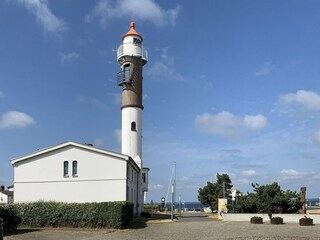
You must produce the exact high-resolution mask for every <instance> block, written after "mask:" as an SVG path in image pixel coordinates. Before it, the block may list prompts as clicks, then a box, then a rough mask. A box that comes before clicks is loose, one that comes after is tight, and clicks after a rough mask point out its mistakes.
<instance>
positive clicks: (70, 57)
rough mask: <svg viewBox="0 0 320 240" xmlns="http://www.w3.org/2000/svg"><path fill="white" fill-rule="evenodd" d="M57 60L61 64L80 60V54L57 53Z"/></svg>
mask: <svg viewBox="0 0 320 240" xmlns="http://www.w3.org/2000/svg"><path fill="white" fill-rule="evenodd" d="M59 58H60V61H61V62H62V63H66V62H73V61H75V60H77V59H79V58H80V54H79V53H76V52H71V53H62V52H59Z"/></svg>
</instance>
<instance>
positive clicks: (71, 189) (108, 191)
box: [14, 146, 127, 202]
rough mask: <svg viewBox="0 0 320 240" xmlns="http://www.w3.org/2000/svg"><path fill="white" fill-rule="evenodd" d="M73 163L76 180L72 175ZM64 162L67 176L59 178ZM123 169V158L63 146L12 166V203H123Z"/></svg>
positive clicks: (124, 190)
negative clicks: (66, 166) (13, 193)
mask: <svg viewBox="0 0 320 240" xmlns="http://www.w3.org/2000/svg"><path fill="white" fill-rule="evenodd" d="M74 160H76V161H78V177H73V176H72V161H74ZM64 161H69V177H64V176H63V162H64ZM126 168H127V161H126V160H125V159H121V158H116V157H114V156H109V155H106V154H102V153H97V152H94V151H90V150H87V149H82V148H79V147H75V146H67V147H64V148H62V149H58V150H55V151H53V152H49V153H45V154H43V155H40V156H36V157H33V158H31V159H29V160H25V161H20V162H17V163H15V166H14V187H15V197H14V201H15V202H26V201H38V200H54V201H63V202H100V201H125V200H126V198H127V195H126V187H127V183H126V178H127V175H126V174H127V171H126Z"/></svg>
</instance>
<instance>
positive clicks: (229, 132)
mask: <svg viewBox="0 0 320 240" xmlns="http://www.w3.org/2000/svg"><path fill="white" fill-rule="evenodd" d="M195 125H196V128H198V129H199V130H201V131H203V132H206V133H209V134H213V135H218V136H221V137H226V138H238V137H240V136H241V135H242V133H243V132H244V131H246V130H258V129H262V128H264V127H265V126H266V125H267V118H265V117H264V116H262V115H260V114H259V115H255V116H250V115H246V116H245V117H242V116H235V115H233V114H232V113H229V112H226V111H223V112H220V113H218V114H216V115H212V114H210V113H204V114H202V115H200V116H197V117H196V119H195Z"/></svg>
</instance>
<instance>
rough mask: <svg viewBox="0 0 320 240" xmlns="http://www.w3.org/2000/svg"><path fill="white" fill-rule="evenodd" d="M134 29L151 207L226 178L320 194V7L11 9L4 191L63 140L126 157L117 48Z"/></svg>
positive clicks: (43, 0)
mask: <svg viewBox="0 0 320 240" xmlns="http://www.w3.org/2000/svg"><path fill="white" fill-rule="evenodd" d="M131 20H133V21H135V22H136V29H137V31H138V32H139V33H140V34H141V35H142V36H143V37H144V46H145V47H146V48H147V49H148V53H149V62H148V64H147V65H145V67H144V73H143V74H144V90H143V91H144V93H143V98H144V107H145V108H144V111H143V161H144V166H145V167H149V168H150V179H149V184H150V186H149V193H148V201H149V200H151V199H153V200H154V201H160V198H161V197H162V196H166V194H167V190H168V186H169V180H170V176H171V170H172V166H173V162H174V161H175V162H176V164H177V191H178V192H177V195H180V196H181V198H182V200H184V201H193V200H197V191H198V189H199V188H200V187H203V186H204V185H205V184H206V182H207V181H211V180H215V175H216V173H228V174H229V176H230V177H231V179H232V181H233V184H234V186H236V187H237V188H238V189H239V190H240V191H244V192H246V191H251V190H252V188H251V182H257V183H259V184H269V183H272V182H274V181H277V182H279V183H280V185H281V186H282V187H283V188H284V189H291V190H297V191H299V189H300V187H301V186H306V187H307V196H308V197H319V196H320V189H319V183H320V84H319V80H320V79H319V78H320V66H319V64H320V48H319V42H320V28H319V23H320V2H319V1H316V0H314V1H313V0H306V1H302V0H300V1H296V0H290V1H289V0H283V1H278V0H268V1H255V0H242V1H235V0H234V1H231V0H227V1H222V0H220V1H213V0H210V1H209V0H208V1H200V2H198V3H197V4H196V3H195V2H194V1H190V0H184V1H182V0H180V1H178V0H174V1H155V0H122V1H120V0H96V1H83V0H81V1H78V0H60V1H49V0H5V1H0V136H1V138H0V144H1V148H0V149H1V150H0V183H2V184H5V185H10V184H12V181H13V169H12V167H11V164H10V159H12V158H16V157H19V156H22V155H25V154H28V153H30V152H33V151H35V150H37V149H39V148H44V147H48V146H53V145H56V144H59V143H61V142H65V141H76V142H79V143H85V142H86V143H93V144H94V145H95V146H97V147H100V148H104V149H107V150H111V151H117V152H119V151H120V140H119V132H120V128H121V110H120V104H121V103H120V101H121V99H120V97H121V95H120V94H121V88H120V87H118V86H117V84H116V74H117V72H118V71H119V70H120V67H119V65H118V64H117V61H116V53H115V51H114V50H115V49H117V46H119V44H121V37H122V36H123V34H125V33H126V32H127V31H128V29H129V23H130V21H131Z"/></svg>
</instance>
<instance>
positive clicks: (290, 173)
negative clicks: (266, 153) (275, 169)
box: [280, 169, 311, 181]
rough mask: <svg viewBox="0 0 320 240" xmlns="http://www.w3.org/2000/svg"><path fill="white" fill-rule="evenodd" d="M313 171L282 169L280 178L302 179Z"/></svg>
mask: <svg viewBox="0 0 320 240" xmlns="http://www.w3.org/2000/svg"><path fill="white" fill-rule="evenodd" d="M310 174H311V173H308V172H298V171H296V170H294V169H282V170H281V171H280V179H281V180H284V181H286V180H296V179H302V178H304V177H306V176H309V175H310Z"/></svg>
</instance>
